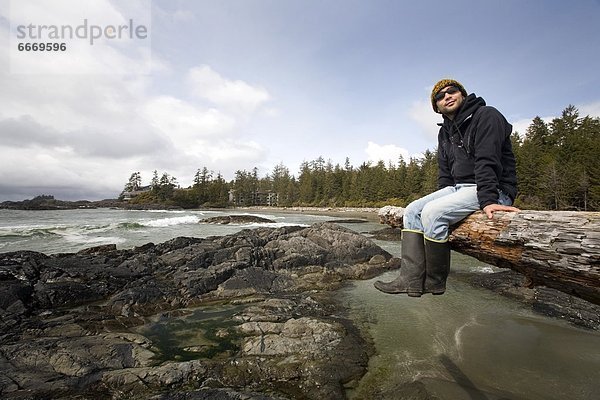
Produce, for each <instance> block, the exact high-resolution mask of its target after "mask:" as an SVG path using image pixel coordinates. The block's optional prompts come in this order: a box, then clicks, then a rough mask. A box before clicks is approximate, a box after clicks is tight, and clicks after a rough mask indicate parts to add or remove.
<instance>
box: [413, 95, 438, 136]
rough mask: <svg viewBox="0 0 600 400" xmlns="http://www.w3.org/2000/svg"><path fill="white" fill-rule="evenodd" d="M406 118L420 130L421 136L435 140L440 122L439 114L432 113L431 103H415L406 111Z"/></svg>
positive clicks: (420, 101)
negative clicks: (413, 122) (412, 121)
mask: <svg viewBox="0 0 600 400" xmlns="http://www.w3.org/2000/svg"><path fill="white" fill-rule="evenodd" d="M408 116H409V117H410V118H411V119H412V120H414V121H415V122H416V123H417V124H418V126H419V127H420V128H421V132H420V133H421V134H423V135H425V136H426V137H427V138H430V139H431V138H433V139H436V142H437V135H438V131H439V129H440V128H439V126H438V125H437V124H438V123H440V122H442V117H441V116H440V114H436V113H435V112H433V109H432V108H431V103H430V102H428V101H422V100H419V101H415V102H413V103H412V104H411V106H410V108H409V109H408Z"/></svg>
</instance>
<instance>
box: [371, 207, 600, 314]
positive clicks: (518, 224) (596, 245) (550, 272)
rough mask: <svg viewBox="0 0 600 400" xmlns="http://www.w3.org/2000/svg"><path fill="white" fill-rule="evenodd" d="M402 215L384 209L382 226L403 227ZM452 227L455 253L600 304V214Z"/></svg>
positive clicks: (478, 217)
mask: <svg viewBox="0 0 600 400" xmlns="http://www.w3.org/2000/svg"><path fill="white" fill-rule="evenodd" d="M403 210H404V209H402V208H400V207H391V206H387V207H383V208H382V209H381V210H379V217H380V221H381V223H382V224H387V225H390V226H393V227H398V228H401V227H402V215H403ZM452 228H453V230H452V233H451V234H450V243H451V245H452V249H453V250H456V251H458V252H461V253H464V254H468V255H470V256H472V257H475V258H477V259H478V260H481V261H483V262H486V263H489V264H492V265H496V266H498V267H502V268H510V269H512V270H515V271H517V272H520V273H522V274H523V275H525V276H526V277H527V278H528V279H529V282H528V283H529V284H530V285H531V286H536V285H543V286H548V287H551V288H554V289H557V290H560V291H562V292H565V293H568V294H571V295H574V296H577V297H581V298H582V299H585V300H587V301H590V302H592V303H594V304H600V212H574V211H530V210H525V211H520V212H517V213H508V212H498V213H495V214H494V218H493V219H488V218H487V217H486V215H485V214H484V213H482V212H480V211H479V212H476V213H474V214H472V215H470V216H469V217H467V218H466V219H464V220H463V221H461V222H460V223H458V224H456V225H455V226H453V227H452Z"/></svg>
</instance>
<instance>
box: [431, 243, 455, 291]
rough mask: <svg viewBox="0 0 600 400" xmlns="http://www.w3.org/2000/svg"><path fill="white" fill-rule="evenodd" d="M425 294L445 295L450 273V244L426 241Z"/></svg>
mask: <svg viewBox="0 0 600 400" xmlns="http://www.w3.org/2000/svg"><path fill="white" fill-rule="evenodd" d="M425 270H426V275H425V293H432V294H444V292H445V291H446V279H448V273H449V272H450V243H449V242H443V243H440V242H434V241H432V240H427V239H425Z"/></svg>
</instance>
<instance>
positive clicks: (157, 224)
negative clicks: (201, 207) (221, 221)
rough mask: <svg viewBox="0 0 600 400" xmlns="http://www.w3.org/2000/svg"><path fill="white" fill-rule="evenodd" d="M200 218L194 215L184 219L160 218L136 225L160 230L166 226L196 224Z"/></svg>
mask: <svg viewBox="0 0 600 400" xmlns="http://www.w3.org/2000/svg"><path fill="white" fill-rule="evenodd" d="M199 221H200V218H199V217H198V216H195V215H186V216H184V217H171V218H161V219H155V220H152V221H139V222H138V223H139V224H140V225H142V226H145V227H148V226H149V227H152V228H162V227H166V226H174V225H184V224H197V223H198V222H199Z"/></svg>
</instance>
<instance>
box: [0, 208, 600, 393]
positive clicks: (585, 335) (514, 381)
mask: <svg viewBox="0 0 600 400" xmlns="http://www.w3.org/2000/svg"><path fill="white" fill-rule="evenodd" d="M231 214H250V215H257V216H262V217H265V218H269V219H271V220H273V221H275V222H274V223H271V224H255V225H253V224H250V225H247V224H246V225H232V224H230V225H209V224H200V223H199V221H200V220H202V219H204V218H208V217H214V216H218V215H231ZM336 219H337V218H336V217H332V216H326V215H310V214H308V213H298V214H292V213H278V212H270V211H263V212H260V213H257V212H254V211H247V210H232V211H220V210H219V211H207V210H192V211H160V210H159V211H128V210H117V209H114V210H113V209H92V210H60V211H17V210H0V252H8V251H17V250H33V251H39V252H43V253H47V254H53V253H63V252H76V251H79V250H82V249H84V248H87V247H91V246H98V245H103V244H111V243H114V244H116V245H117V247H118V248H131V247H134V246H140V245H143V244H145V243H149V242H153V243H160V242H164V241H166V240H169V239H172V238H175V237H178V236H191V237H208V236H215V235H218V236H221V235H227V234H231V233H235V232H237V231H239V230H241V229H246V228H253V227H258V226H273V227H280V226H286V225H301V226H308V225H310V224H312V223H315V222H322V221H331V220H336ZM342 225H344V226H346V227H348V228H350V229H354V230H356V231H358V232H360V233H365V232H369V231H373V230H376V229H381V228H382V226H381V225H379V224H377V223H375V222H369V223H362V224H342ZM367 235H368V234H367ZM376 242H377V244H379V245H380V246H381V247H383V248H384V249H385V250H387V251H389V252H390V253H392V254H394V255H397V256H399V255H400V246H401V244H400V243H396V242H386V241H376ZM497 270H498V269H496V268H494V267H491V266H489V265H486V264H483V263H481V262H479V261H477V260H475V259H473V258H470V257H466V256H463V255H461V254H457V253H454V254H453V259H452V272H451V275H450V279H449V282H448V291H447V292H446V294H444V295H443V296H431V295H426V296H423V297H421V298H409V297H406V296H394V295H385V294H382V293H379V292H378V291H376V290H375V289H374V288H373V282H374V281H375V280H376V279H382V280H391V279H393V278H394V277H395V276H396V275H397V273H398V272H397V271H392V272H389V273H385V274H383V275H382V276H380V277H377V278H374V279H371V280H365V281H355V282H350V283H349V284H348V285H347V286H346V287H345V288H344V289H342V290H340V291H338V292H337V293H336V294H335V295H336V296H337V298H338V299H339V300H340V302H341V303H342V304H344V305H345V306H347V308H348V310H349V313H350V316H351V318H352V319H353V320H354V321H355V322H356V324H357V325H358V326H359V327H360V328H361V329H362V330H363V332H364V333H365V334H366V335H369V336H370V337H371V338H372V340H373V344H374V346H375V349H376V354H375V355H374V356H373V357H372V358H371V360H370V362H369V367H368V371H367V374H366V375H365V376H364V377H363V379H362V380H361V381H360V382H359V384H358V386H357V387H355V388H354V389H352V390H349V391H348V396H349V398H351V399H372V398H373V397H372V396H371V394H372V393H375V392H378V391H381V390H383V391H386V389H389V390H387V391H388V392H389V391H390V390H391V391H392V392H393V390H394V388H396V387H399V386H401V385H403V384H406V383H410V382H414V381H419V382H421V383H422V384H423V385H424V387H425V388H426V389H427V391H429V392H430V393H432V394H434V395H435V396H436V397H437V398H439V399H440V400H444V399H448V400H462V399H465V400H472V399H482V400H485V399H488V400H500V399H523V400H524V399H533V400H536V399H540V400H542V399H543V400H546V399H557V400H559V399H560V400H562V399H596V398H599V397H598V396H599V395H598V394H599V393H600V333H598V332H596V331H590V330H585V329H580V328H577V327H575V326H573V325H570V324H568V323H567V322H565V321H562V320H558V319H553V318H548V317H544V316H542V315H538V314H535V313H533V312H532V311H530V310H529V309H528V308H527V307H525V306H524V305H523V304H521V303H519V302H518V301H515V300H511V299H508V298H505V297H502V296H500V295H498V294H496V293H493V292H491V291H489V290H485V289H479V288H474V287H472V286H470V285H468V284H466V283H464V282H462V281H461V280H458V279H455V278H456V274H457V273H460V272H477V273H489V272H493V271H497ZM226 311H227V310H224V312H226ZM203 312H204V314H203ZM203 312H201V311H195V314H194V313H192V314H190V316H188V317H186V318H183V319H181V321H178V324H175V325H174V326H181V332H180V334H178V333H177V332H172V331H168V335H165V333H164V332H163V331H164V330H165V329H166V328H164V326H163V322H162V321H157V322H155V323H154V325H152V328H151V329H153V332H146V333H148V334H149V336H152V337H153V340H154V341H156V343H157V345H159V344H160V341H161V340H164V337H166V336H169V337H179V336H180V337H182V338H184V339H185V340H183V339H182V340H181V343H173V342H171V341H170V342H169V343H168V344H169V346H166V347H165V346H163V347H165V349H166V350H167V351H166V354H164V356H165V357H167V358H169V357H170V356H173V357H174V358H175V359H179V358H183V359H185V358H186V357H189V356H190V350H189V349H190V348H194V345H196V346H203V345H206V343H205V342H206V341H207V338H206V337H204V336H206V335H199V336H197V338H195V336H194V335H192V334H190V329H198V330H199V331H202V332H205V331H208V330H209V329H211V328H210V326H209V325H210V324H208V322H206V321H209V322H210V321H211V318H216V317H215V315H217V316H219V315H220V314H218V313H219V311H218V310H217V311H214V310H211V312H210V313H208V314H206V312H208V311H207V310H204V311H203ZM214 312H216V313H217V314H214V315H213V314H212V313H214ZM198 313H200V314H198ZM205 314H206V315H205ZM207 315H208V317H207ZM209 317H210V318H209ZM205 320H206V321H205ZM182 321H183V322H182ZM185 321H187V322H185ZM194 324H195V325H194ZM203 324H204V325H203ZM206 324H208V325H207V326H205V325H206ZM169 325H173V324H169ZM165 332H166V331H165ZM196 342H198V343H196ZM199 348H200V349H202V347H199ZM186 349H188V350H186ZM192 356H193V354H192ZM398 396H399V397H398V398H399V399H402V398H403V397H402V394H401V392H400V391H399V392H398Z"/></svg>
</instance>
